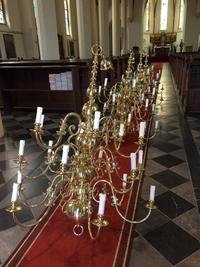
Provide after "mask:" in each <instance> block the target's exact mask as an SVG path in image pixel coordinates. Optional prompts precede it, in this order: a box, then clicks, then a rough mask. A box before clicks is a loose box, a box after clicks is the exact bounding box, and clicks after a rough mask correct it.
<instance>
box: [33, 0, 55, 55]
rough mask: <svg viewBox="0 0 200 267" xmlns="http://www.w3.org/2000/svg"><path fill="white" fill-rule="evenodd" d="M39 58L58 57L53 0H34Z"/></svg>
mask: <svg viewBox="0 0 200 267" xmlns="http://www.w3.org/2000/svg"><path fill="white" fill-rule="evenodd" d="M34 6H35V15H36V23H37V29H38V39H39V47H40V58H41V59H45V60H52V59H60V55H59V47H58V36H57V24H56V11H55V0H34Z"/></svg>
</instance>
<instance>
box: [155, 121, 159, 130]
mask: <svg viewBox="0 0 200 267" xmlns="http://www.w3.org/2000/svg"><path fill="white" fill-rule="evenodd" d="M158 126H159V121H156V122H155V129H158Z"/></svg>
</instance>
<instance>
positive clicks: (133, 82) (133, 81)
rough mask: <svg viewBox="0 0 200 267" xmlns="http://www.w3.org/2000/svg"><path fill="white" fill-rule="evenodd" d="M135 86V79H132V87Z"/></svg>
mask: <svg viewBox="0 0 200 267" xmlns="http://www.w3.org/2000/svg"><path fill="white" fill-rule="evenodd" d="M135 86H136V79H132V87H133V88H135Z"/></svg>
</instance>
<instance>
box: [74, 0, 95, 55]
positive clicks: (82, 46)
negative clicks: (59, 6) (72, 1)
mask: <svg viewBox="0 0 200 267" xmlns="http://www.w3.org/2000/svg"><path fill="white" fill-rule="evenodd" d="M76 7H77V24H78V43H79V56H80V58H90V57H91V46H92V41H91V40H92V38H91V8H90V7H91V6H90V0H81V1H80V0H76Z"/></svg>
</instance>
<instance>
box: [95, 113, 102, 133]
mask: <svg viewBox="0 0 200 267" xmlns="http://www.w3.org/2000/svg"><path fill="white" fill-rule="evenodd" d="M100 116H101V112H100V111H95V114H94V125H93V129H94V130H98V129H99V121H100Z"/></svg>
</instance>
